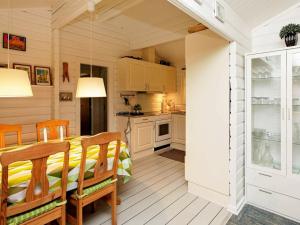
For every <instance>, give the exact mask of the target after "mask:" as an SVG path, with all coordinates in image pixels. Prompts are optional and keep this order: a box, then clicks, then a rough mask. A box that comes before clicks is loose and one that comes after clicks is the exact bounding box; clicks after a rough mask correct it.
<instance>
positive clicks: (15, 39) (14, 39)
mask: <svg viewBox="0 0 300 225" xmlns="http://www.w3.org/2000/svg"><path fill="white" fill-rule="evenodd" d="M8 38H9V49H12V50H17V51H24V52H25V51H26V37H23V36H19V35H15V34H8V33H3V40H2V43H3V48H6V49H7V48H8Z"/></svg>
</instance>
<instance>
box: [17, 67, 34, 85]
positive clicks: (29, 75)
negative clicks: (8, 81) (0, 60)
mask: <svg viewBox="0 0 300 225" xmlns="http://www.w3.org/2000/svg"><path fill="white" fill-rule="evenodd" d="M13 68H14V69H18V70H25V71H26V72H27V73H28V77H29V80H30V83H31V84H34V79H32V70H31V65H26V64H19V63H13Z"/></svg>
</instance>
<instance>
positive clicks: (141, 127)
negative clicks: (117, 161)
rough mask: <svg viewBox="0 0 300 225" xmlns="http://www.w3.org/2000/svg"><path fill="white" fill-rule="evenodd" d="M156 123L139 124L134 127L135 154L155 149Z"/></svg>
mask: <svg viewBox="0 0 300 225" xmlns="http://www.w3.org/2000/svg"><path fill="white" fill-rule="evenodd" d="M154 129H155V123H153V122H149V123H139V124H136V125H135V126H134V133H135V135H134V141H135V146H134V152H140V151H143V150H147V149H151V148H154V138H155V137H154Z"/></svg>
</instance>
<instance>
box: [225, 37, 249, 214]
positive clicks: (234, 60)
mask: <svg viewBox="0 0 300 225" xmlns="http://www.w3.org/2000/svg"><path fill="white" fill-rule="evenodd" d="M230 50H231V51H230V58H231V60H230V70H231V72H230V82H231V115H230V132H231V133H230V136H231V137H230V159H231V163H230V175H231V178H230V185H231V187H230V192H231V199H230V204H229V209H230V211H231V212H233V213H238V212H239V210H240V209H241V206H242V205H243V203H244V197H245V189H244V188H245V66H244V54H245V53H246V52H248V51H249V50H247V49H246V48H245V47H243V46H241V45H240V44H238V43H236V42H234V43H231V49H230Z"/></svg>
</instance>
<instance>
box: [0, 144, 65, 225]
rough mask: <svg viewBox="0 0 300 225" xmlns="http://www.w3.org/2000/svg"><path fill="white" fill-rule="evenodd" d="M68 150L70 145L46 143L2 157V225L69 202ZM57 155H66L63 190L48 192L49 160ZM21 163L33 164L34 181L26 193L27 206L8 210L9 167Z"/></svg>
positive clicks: (25, 204)
mask: <svg viewBox="0 0 300 225" xmlns="http://www.w3.org/2000/svg"><path fill="white" fill-rule="evenodd" d="M69 149H70V143H69V142H60V143H45V144H36V145H33V146H29V147H27V148H24V149H20V150H16V151H8V152H3V153H2V154H1V155H0V163H1V165H2V178H1V180H2V183H1V191H2V195H1V210H0V211H1V213H0V224H1V225H2V224H6V218H7V217H9V216H12V215H16V214H19V213H23V212H26V211H28V210H30V209H33V208H36V207H38V206H41V205H43V204H46V203H49V202H51V201H53V200H55V199H57V198H60V199H61V200H62V201H65V200H66V189H67V175H68V168H69ZM57 153H63V154H64V161H63V162H62V163H63V167H62V180H61V186H60V187H58V188H57V190H55V191H54V192H49V181H48V177H47V159H48V158H49V157H50V156H51V155H54V154H57ZM19 161H31V162H32V170H31V179H30V181H29V185H28V187H27V190H26V195H25V200H24V202H23V203H18V204H15V205H11V206H8V205H7V200H8V188H9V187H8V168H9V165H10V164H12V163H15V162H19Z"/></svg>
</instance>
